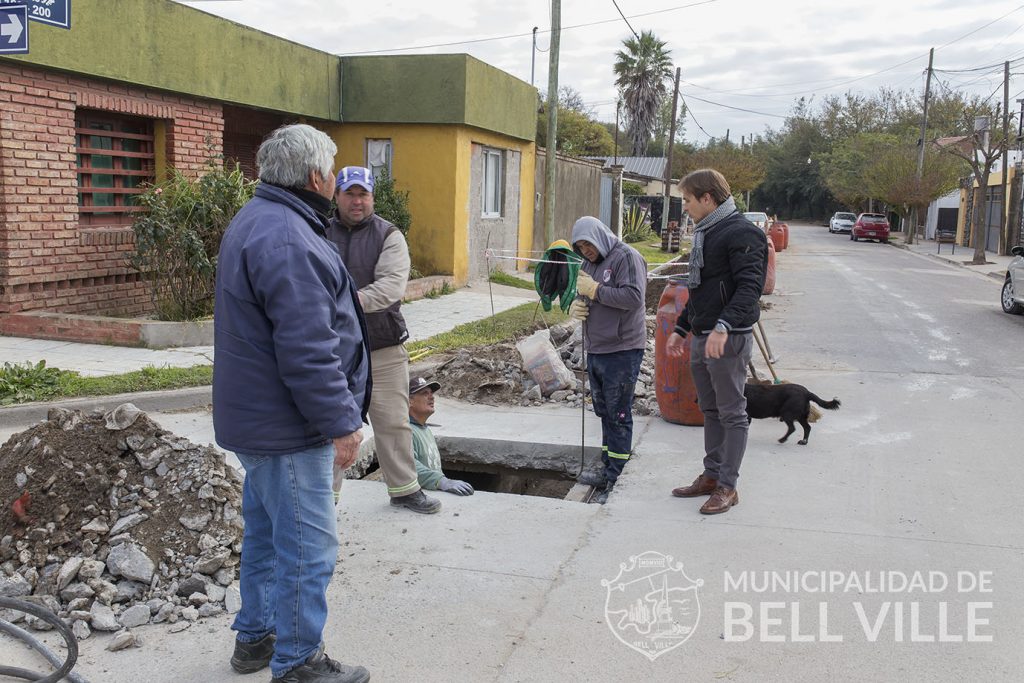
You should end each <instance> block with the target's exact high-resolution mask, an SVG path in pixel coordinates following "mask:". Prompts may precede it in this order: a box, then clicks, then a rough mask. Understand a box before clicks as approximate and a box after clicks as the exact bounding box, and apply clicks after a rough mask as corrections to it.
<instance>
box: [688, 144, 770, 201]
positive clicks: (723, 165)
mask: <svg viewBox="0 0 1024 683" xmlns="http://www.w3.org/2000/svg"><path fill="white" fill-rule="evenodd" d="M698 168H714V169H716V170H718V171H719V172H721V174H722V175H724V176H725V178H726V180H728V181H729V187H731V188H732V190H733V193H734V194H738V193H741V192H748V191H750V190H753V189H754V188H756V187H757V186H758V185H760V184H761V183H762V182H763V181H764V179H765V176H766V172H765V167H764V163H763V162H762V161H761V159H760V158H758V157H757V156H755V155H754V154H753V153H752V150H750V149H741V148H740V147H738V146H736V145H734V144H732V143H729V142H725V141H721V142H718V141H712V142H710V143H708V145H707V146H706V147H704V148H703V149H701V150H698V151H696V152H694V153H693V154H690V155H688V156H687V157H686V159H685V162H684V166H683V169H682V170H683V172H684V173H688V172H690V171H694V170H696V169H698Z"/></svg>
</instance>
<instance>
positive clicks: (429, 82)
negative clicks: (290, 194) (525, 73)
mask: <svg viewBox="0 0 1024 683" xmlns="http://www.w3.org/2000/svg"><path fill="white" fill-rule="evenodd" d="M341 83H342V85H341V89H342V121H343V122H349V123H387V122H392V123H451V124H464V125H470V126H476V127H477V128H482V129H484V130H489V131H493V132H497V133H503V134H505V135H508V136H511V137H514V138H518V139H520V140H528V141H532V140H533V139H534V136H535V133H536V125H537V95H536V91H535V90H534V89H533V88H532V87H530V85H529V84H527V83H524V82H523V81H520V80H519V79H518V78H515V77H514V76H511V75H509V74H507V73H505V72H503V71H501V70H499V69H496V68H494V67H492V66H489V65H488V64H485V63H484V62H481V61H480V60H478V59H474V58H473V57H470V56H469V55H403V56H397V57H396V56H388V57H343V58H342V78H341Z"/></svg>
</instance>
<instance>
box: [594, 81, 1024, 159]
mask: <svg viewBox="0 0 1024 683" xmlns="http://www.w3.org/2000/svg"><path fill="white" fill-rule="evenodd" d="M1021 101H1022V102H1024V100H1021ZM620 109H622V98H621V97H617V98H615V151H614V152H612V154H613V156H612V159H613V160H612V165H613V166H618V165H619V110H620ZM1021 111H1024V104H1022V105H1021Z"/></svg>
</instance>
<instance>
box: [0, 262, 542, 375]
mask: <svg viewBox="0 0 1024 683" xmlns="http://www.w3.org/2000/svg"><path fill="white" fill-rule="evenodd" d="M492 289H493V294H494V308H493V310H494V312H495V313H500V312H502V311H505V310H508V309H510V308H514V307H515V306H519V305H520V304H522V303H525V302H527V301H536V300H537V295H536V293H534V292H533V291H531V290H527V289H516V288H514V287H506V286H502V285H493V286H492ZM491 310H492V309H491V295H490V292H489V291H488V286H487V282H478V283H473V284H472V285H471V286H469V287H465V288H463V289H460V290H458V291H456V292H454V293H453V294H446V295H445V296H440V297H438V298H436V299H419V300H417V301H413V302H410V303H407V304H403V305H402V314H403V315H404V316H405V320H406V322H407V323H408V326H409V339H410V341H418V340H420V339H427V338H429V337H432V336H434V335H435V334H439V333H441V332H447V331H448V330H450V329H452V328H454V327H456V326H458V325H462V324H463V323H469V322H473V321H475V320H480V319H482V318H486V317H487V316H489V315H491ZM41 360H45V361H46V364H47V365H48V366H50V367H54V368H60V369H61V370H74V371H76V372H78V373H80V374H82V375H85V376H90V377H96V376H102V375H118V374H122V373H125V372H131V371H134V370H141V369H142V368H145V367H148V366H153V367H173V368H187V367H191V366H193V365H210V364H211V363H213V347H212V346H193V347H188V348H178V349H163V350H154V349H138V348H130V347H123V346H104V345H99V344H76V343H73V342H64V341H50V340H46V339H25V338H21V337H0V361H2V362H5V363H26V362H29V363H38V362H39V361H41Z"/></svg>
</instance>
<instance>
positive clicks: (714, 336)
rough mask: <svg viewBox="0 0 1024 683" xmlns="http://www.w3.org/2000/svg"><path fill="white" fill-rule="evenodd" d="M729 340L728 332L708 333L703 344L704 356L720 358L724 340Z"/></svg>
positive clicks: (723, 349) (723, 350) (723, 348)
mask: <svg viewBox="0 0 1024 683" xmlns="http://www.w3.org/2000/svg"><path fill="white" fill-rule="evenodd" d="M727 341H729V333H728V332H712V333H711V334H709V335H708V343H707V344H705V345H704V357H705V358H721V357H722V353H724V352H725V342H727Z"/></svg>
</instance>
